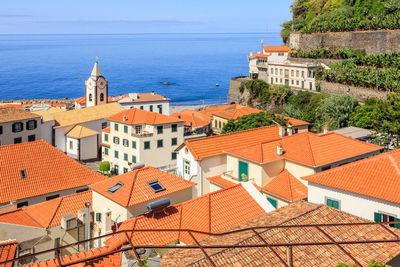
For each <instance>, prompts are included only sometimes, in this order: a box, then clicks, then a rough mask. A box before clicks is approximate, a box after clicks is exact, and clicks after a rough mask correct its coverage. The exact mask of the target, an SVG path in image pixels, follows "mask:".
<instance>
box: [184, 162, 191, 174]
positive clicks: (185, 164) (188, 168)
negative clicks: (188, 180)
mask: <svg viewBox="0 0 400 267" xmlns="http://www.w3.org/2000/svg"><path fill="white" fill-rule="evenodd" d="M183 170H184V172H185V174H189V175H190V162H189V161H187V160H184V161H183Z"/></svg>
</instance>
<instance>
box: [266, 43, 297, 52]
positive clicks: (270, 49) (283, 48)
mask: <svg viewBox="0 0 400 267" xmlns="http://www.w3.org/2000/svg"><path fill="white" fill-rule="evenodd" d="M263 50H264V52H289V51H290V49H289V47H287V46H286V45H278V46H266V45H264V46H263Z"/></svg>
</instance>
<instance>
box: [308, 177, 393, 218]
mask: <svg viewBox="0 0 400 267" xmlns="http://www.w3.org/2000/svg"><path fill="white" fill-rule="evenodd" d="M326 198H330V199H333V200H338V201H339V209H340V210H342V211H345V212H348V213H350V214H353V215H356V216H359V217H362V218H364V219H367V220H372V221H373V220H374V212H379V213H384V214H388V215H392V216H394V217H396V218H400V204H398V203H393V202H388V201H385V200H381V199H376V198H372V197H369V196H363V195H360V194H356V193H353V192H347V191H343V190H340V189H336V188H331V187H327V186H324V185H319V184H315V183H311V182H309V183H308V201H309V202H312V203H317V204H326Z"/></svg>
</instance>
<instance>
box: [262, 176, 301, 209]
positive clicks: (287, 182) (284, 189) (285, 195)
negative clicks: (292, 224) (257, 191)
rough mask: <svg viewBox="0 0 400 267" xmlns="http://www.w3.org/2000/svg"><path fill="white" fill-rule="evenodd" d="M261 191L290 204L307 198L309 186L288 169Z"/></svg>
mask: <svg viewBox="0 0 400 267" xmlns="http://www.w3.org/2000/svg"><path fill="white" fill-rule="evenodd" d="M261 191H264V192H266V193H269V194H272V195H274V196H276V197H279V198H281V199H283V200H286V201H290V202H293V201H296V200H300V199H304V198H306V197H307V186H305V185H304V184H303V183H302V182H300V181H299V180H298V179H297V178H296V177H294V176H293V175H292V174H291V173H290V172H289V171H288V170H286V169H284V170H283V171H282V172H281V173H280V174H278V175H277V176H275V177H274V178H273V179H272V180H271V181H270V182H269V183H267V184H266V185H264V186H263V187H262V188H261Z"/></svg>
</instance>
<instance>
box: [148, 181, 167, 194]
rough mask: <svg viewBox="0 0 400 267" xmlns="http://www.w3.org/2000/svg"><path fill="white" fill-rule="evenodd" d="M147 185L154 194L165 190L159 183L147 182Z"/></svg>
mask: <svg viewBox="0 0 400 267" xmlns="http://www.w3.org/2000/svg"><path fill="white" fill-rule="evenodd" d="M148 185H149V186H150V188H151V189H152V190H153V191H154V193H158V192H161V191H164V190H165V187H164V186H162V184H160V182H159V181H153V182H149V183H148Z"/></svg>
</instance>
